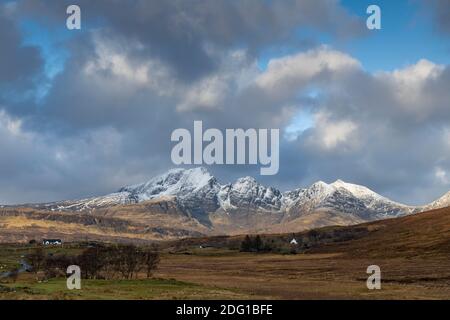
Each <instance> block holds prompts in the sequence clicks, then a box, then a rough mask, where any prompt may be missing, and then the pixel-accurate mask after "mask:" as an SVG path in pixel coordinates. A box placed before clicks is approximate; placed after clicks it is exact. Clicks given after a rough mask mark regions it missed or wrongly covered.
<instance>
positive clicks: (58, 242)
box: [42, 239, 62, 246]
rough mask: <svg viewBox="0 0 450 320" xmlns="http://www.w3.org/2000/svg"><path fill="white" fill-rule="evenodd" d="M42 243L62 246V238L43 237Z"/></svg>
mask: <svg viewBox="0 0 450 320" xmlns="http://www.w3.org/2000/svg"><path fill="white" fill-rule="evenodd" d="M42 245H44V246H60V245H62V240H61V239H43V240H42Z"/></svg>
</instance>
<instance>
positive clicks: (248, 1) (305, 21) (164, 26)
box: [20, 0, 366, 80]
mask: <svg viewBox="0 0 450 320" xmlns="http://www.w3.org/2000/svg"><path fill="white" fill-rule="evenodd" d="M68 4H71V3H70V1H58V2H57V3H52V4H51V5H48V3H43V2H37V1H23V2H21V3H20V5H21V9H22V10H23V11H24V12H26V13H27V14H28V15H32V16H34V17H36V16H37V17H40V19H41V20H44V21H45V19H44V18H43V17H47V18H49V19H50V21H53V22H54V23H58V24H61V25H63V24H62V23H63V21H62V19H63V18H64V17H65V16H64V15H63V14H62V13H64V12H65V6H67V5H68ZM78 4H79V5H80V7H81V8H82V15H83V19H84V20H83V21H85V22H84V23H85V25H86V28H90V27H91V26H92V25H100V26H101V27H102V28H104V29H105V32H108V36H109V37H111V38H116V39H118V40H120V39H122V40H125V41H126V42H128V41H131V40H135V41H138V42H139V43H140V44H141V47H139V49H136V50H133V54H134V55H135V58H142V59H145V58H146V57H147V56H148V55H152V56H157V57H159V58H160V59H162V60H163V61H165V62H166V63H168V64H169V65H170V66H171V67H172V68H173V70H174V72H176V74H177V76H178V77H179V78H180V79H185V80H191V79H198V78H199V77H201V76H204V75H206V74H208V73H210V72H211V71H213V70H215V69H216V68H217V61H216V59H215V58H216V57H215V56H214V55H211V52H210V50H209V48H210V47H211V46H212V47H213V48H217V49H218V50H228V49H230V48H233V47H241V46H245V47H246V48H247V49H248V50H249V52H254V53H256V52H259V51H260V50H261V49H264V48H266V47H267V46H276V45H279V44H281V43H283V42H285V41H287V40H289V42H290V43H291V46H294V47H295V46H303V45H305V43H307V42H308V41H309V40H308V39H303V40H296V39H297V38H298V34H297V35H296V34H295V32H296V30H297V29H298V28H300V27H310V28H315V29H319V30H321V31H323V32H326V33H329V34H332V35H337V36H339V37H354V36H360V35H362V34H364V33H365V32H366V29H365V27H364V24H363V21H362V20H361V19H359V18H358V17H356V16H353V15H351V14H350V13H348V12H347V11H346V10H344V9H343V8H342V7H341V6H340V4H339V2H338V1H336V0H286V1H259V0H243V1H228V0H217V1H201V0H191V1H184V0H172V1H159V0H151V1H148V0H138V1H133V2H132V3H129V4H128V5H125V4H124V3H123V2H122V1H104V0H97V1H85V0H82V1H79V2H78ZM45 23H48V21H45ZM294 35H295V37H294Z"/></svg>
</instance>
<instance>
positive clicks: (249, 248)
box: [241, 235, 271, 252]
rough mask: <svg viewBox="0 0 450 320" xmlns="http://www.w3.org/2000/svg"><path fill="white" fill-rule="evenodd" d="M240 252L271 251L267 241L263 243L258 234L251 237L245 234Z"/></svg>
mask: <svg viewBox="0 0 450 320" xmlns="http://www.w3.org/2000/svg"><path fill="white" fill-rule="evenodd" d="M241 251H242V252H268V251H271V248H270V246H269V243H264V242H263V241H262V239H261V237H260V236H259V235H257V236H256V237H254V238H251V237H250V236H249V235H246V236H245V238H244V240H243V241H242V243H241Z"/></svg>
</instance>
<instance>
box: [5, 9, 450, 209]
mask: <svg viewBox="0 0 450 320" xmlns="http://www.w3.org/2000/svg"><path fill="white" fill-rule="evenodd" d="M67 3H68V2H65V1H57V2H52V3H51V4H49V3H48V2H45V3H44V2H41V1H19V2H17V4H15V5H14V6H12V5H9V6H10V7H9V9H8V10H9V11H8V10H6V7H5V6H3V7H2V10H3V12H8V14H9V16H8V15H6V13H5V14H3V16H1V17H0V25H6V26H8V27H9V28H10V30H12V32H10V33H7V32H6V31H4V30H3V31H0V38H1V39H6V40H8V43H9V45H8V49H7V50H5V51H3V46H2V51H1V54H2V55H3V54H5V55H6V54H7V55H8V58H5V59H4V58H3V56H2V59H0V82H1V81H8V83H14V81H15V80H17V79H19V80H20V79H26V78H28V79H32V80H34V79H35V78H36V77H37V76H39V74H40V68H42V64H43V62H42V59H47V60H48V57H46V56H45V54H44V55H43V54H42V52H39V51H38V50H37V49H36V48H33V47H27V46H23V45H22V43H23V39H20V37H21V34H20V32H19V30H20V28H19V27H18V26H19V25H20V24H21V23H23V21H30V20H31V21H34V22H36V23H38V24H40V25H45V26H47V27H48V28H49V30H55V28H56V27H55V26H59V25H62V26H65V21H64V19H65V14H64V13H65V6H66V5H67ZM79 5H80V6H81V8H82V15H83V17H84V18H85V20H83V25H82V30H81V31H79V32H78V31H74V32H75V33H73V35H71V36H70V37H67V38H64V37H63V39H65V40H64V41H63V43H62V44H61V46H62V47H64V49H65V50H67V52H68V53H69V54H68V58H67V60H66V61H65V64H64V67H63V68H62V70H61V71H60V72H58V73H57V74H56V75H54V77H52V78H51V81H50V83H49V85H48V86H47V87H46V90H45V92H44V94H43V95H42V98H41V99H39V101H35V99H22V100H19V101H18V100H17V99H10V98H8V97H7V96H8V94H9V93H11V92H15V91H17V92H25V91H26V90H29V88H26V89H23V83H22V82H21V81H22V80H20V81H19V80H18V81H19V82H21V83H20V84H17V85H14V87H11V88H6V87H0V90H1V92H0V93H1V94H0V97H5V98H4V101H1V105H0V110H1V111H0V134H1V135H0V149H1V151H2V157H0V177H1V178H2V179H0V203H17V202H31V201H49V200H57V199H67V198H78V197H83V196H92V195H96V194H103V193H106V192H112V191H115V190H116V189H117V188H119V187H120V186H122V185H125V184H130V183H137V182H141V181H144V180H146V179H148V178H149V177H151V176H152V175H154V174H157V173H160V172H162V171H163V170H166V169H168V168H170V167H172V166H173V165H172V163H171V161H170V150H171V147H172V144H171V142H170V134H171V132H172V131H173V130H174V129H177V128H188V129H191V128H192V125H193V121H194V120H203V123H204V125H205V127H214V128H219V129H225V128H280V129H281V131H282V136H283V137H285V138H283V139H282V141H281V150H280V161H281V164H280V172H279V174H278V175H277V176H273V177H261V179H260V180H261V181H262V182H264V183H267V184H273V185H277V186H279V187H281V188H282V189H287V188H291V187H299V186H305V185H308V184H310V183H312V182H315V181H316V180H325V181H334V180H336V179H339V178H340V179H343V180H347V181H350V182H355V183H361V184H364V185H367V186H369V187H371V188H373V189H374V190H377V191H379V192H381V193H383V194H385V195H387V196H390V197H392V198H394V199H395V200H399V201H406V202H408V203H422V202H426V201H430V200H432V199H433V198H435V197H437V196H439V195H440V194H443V193H444V192H446V191H448V189H450V178H449V175H450V173H449V172H450V144H449V141H450V139H449V137H450V135H449V132H450V126H449V125H448V123H450V109H449V108H448V102H449V101H450V91H449V90H448V88H449V87H450V69H449V67H448V66H446V65H439V64H435V63H433V62H432V61H428V60H425V59H423V60H420V61H417V62H415V63H414V64H411V65H409V66H399V68H398V69H397V70H392V71H385V72H377V73H369V72H367V71H365V69H364V63H363V61H359V60H358V59H357V58H355V57H354V56H352V55H351V54H349V53H346V52H344V51H343V50H338V49H336V48H333V47H331V46H325V45H322V44H320V41H318V40H317V39H316V38H314V37H312V36H311V39H313V40H314V41H309V40H311V39H307V38H309V37H310V36H305V35H299V32H298V30H299V28H304V29H305V30H306V29H314V30H316V31H318V32H320V33H324V34H328V35H331V36H332V37H335V38H339V39H345V38H349V37H354V36H359V35H361V34H363V33H364V32H365V31H364V28H363V27H362V26H363V24H362V22H361V21H360V20H359V19H357V18H355V17H353V16H351V15H350V14H349V13H348V12H347V11H345V10H344V9H343V8H342V7H341V5H340V3H339V2H338V1H333V0H321V1H317V0H316V1H259V0H258V1H257V0H244V1H225V0H223V1H222V0H219V1H201V2H200V1H196V0H194V1H181V0H180V1H178V0H173V1H135V2H133V5H128V6H124V4H123V3H122V2H121V1H100V0H99V1H95V2H92V1H89V2H88V1H80V2H79ZM11 6H12V7H11ZM5 10H6V11H5ZM61 12H62V13H63V14H62V15H61ZM11 17H13V18H11ZM3 32H4V33H3ZM62 32H67V31H65V30H63V31H62ZM50 35H51V33H50ZM2 37H3V38H2ZM286 43H287V44H289V46H288V47H289V48H288V50H286V52H287V53H286V52H284V53H283V54H277V55H276V56H274V57H269V58H265V59H266V60H267V61H265V62H266V63H262V60H264V59H263V58H262V57H263V56H264V54H265V52H266V50H271V49H273V48H274V47H277V46H282V45H284V44H286ZM280 52H283V51H280ZM42 55H43V57H42ZM24 57H26V59H25V58H24ZM424 58H426V57H424ZM7 59H9V60H10V63H8V60H7ZM22 59H25V61H22ZM21 68H22V69H21ZM2 77H3V78H2ZM13 80H14V81H13ZM30 83H33V82H29V83H28V86H30ZM288 128H289V130H288ZM211 170H212V172H213V173H214V174H217V175H218V177H219V178H221V179H223V180H224V181H230V180H232V179H234V178H236V177H238V176H241V175H255V176H256V175H257V174H258V168H257V167H255V166H217V167H212V168H211Z"/></svg>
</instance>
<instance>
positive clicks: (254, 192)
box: [37, 167, 450, 221]
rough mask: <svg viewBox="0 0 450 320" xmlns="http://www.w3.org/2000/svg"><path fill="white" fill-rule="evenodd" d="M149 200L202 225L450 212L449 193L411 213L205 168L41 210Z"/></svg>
mask: <svg viewBox="0 0 450 320" xmlns="http://www.w3.org/2000/svg"><path fill="white" fill-rule="evenodd" d="M148 200H164V201H173V202H174V203H176V206H177V208H179V210H180V212H182V213H184V214H187V215H189V216H191V217H193V218H196V219H197V220H205V219H208V215H209V214H211V213H216V212H221V213H226V214H231V215H239V214H240V213H246V214H249V213H253V212H254V213H259V214H265V215H270V214H277V216H280V215H282V216H283V220H284V221H289V220H293V219H296V218H298V217H302V216H305V215H308V214H311V213H314V212H317V211H326V212H332V213H336V214H341V215H350V216H354V217H356V218H358V219H359V220H361V221H371V220H377V219H383V218H388V217H396V216H401V215H406V214H411V213H414V212H419V211H423V210H426V209H434V208H440V207H445V206H450V192H449V193H448V194H447V195H445V196H444V197H442V198H441V199H438V200H437V201H435V202H433V203H431V204H429V205H427V206H423V207H412V206H407V205H404V204H401V203H397V202H394V201H392V200H390V199H387V198H385V197H383V196H381V195H379V194H377V193H376V192H374V191H372V190H370V189H368V188H366V187H364V186H360V185H356V184H351V183H346V182H344V181H342V180H337V181H335V182H333V183H331V184H327V183H325V182H322V181H319V182H316V183H314V184H313V185H311V186H310V187H308V188H303V189H296V190H293V191H287V192H284V193H282V192H280V191H279V190H278V189H276V188H274V187H266V186H263V185H261V184H259V183H258V182H257V181H256V180H255V179H254V178H252V177H244V178H240V179H238V180H237V181H236V182H234V183H230V184H225V185H221V184H220V183H219V182H218V181H217V179H216V178H215V177H214V176H212V175H211V174H210V173H209V172H208V171H207V170H206V169H205V168H203V167H199V168H194V169H173V170H170V171H168V172H167V173H164V174H162V175H159V176H157V177H155V178H153V179H151V180H149V181H148V182H145V183H141V184H137V185H132V186H126V187H123V188H121V189H119V190H118V192H116V193H112V194H109V195H106V196H102V197H96V198H90V199H84V200H79V201H64V202H56V203H49V204H44V205H38V206H37V207H39V208H46V209H51V210H53V211H55V210H56V211H65V210H71V211H89V210H95V209H98V208H104V207H108V206H113V205H118V204H134V203H141V202H144V201H148Z"/></svg>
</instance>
